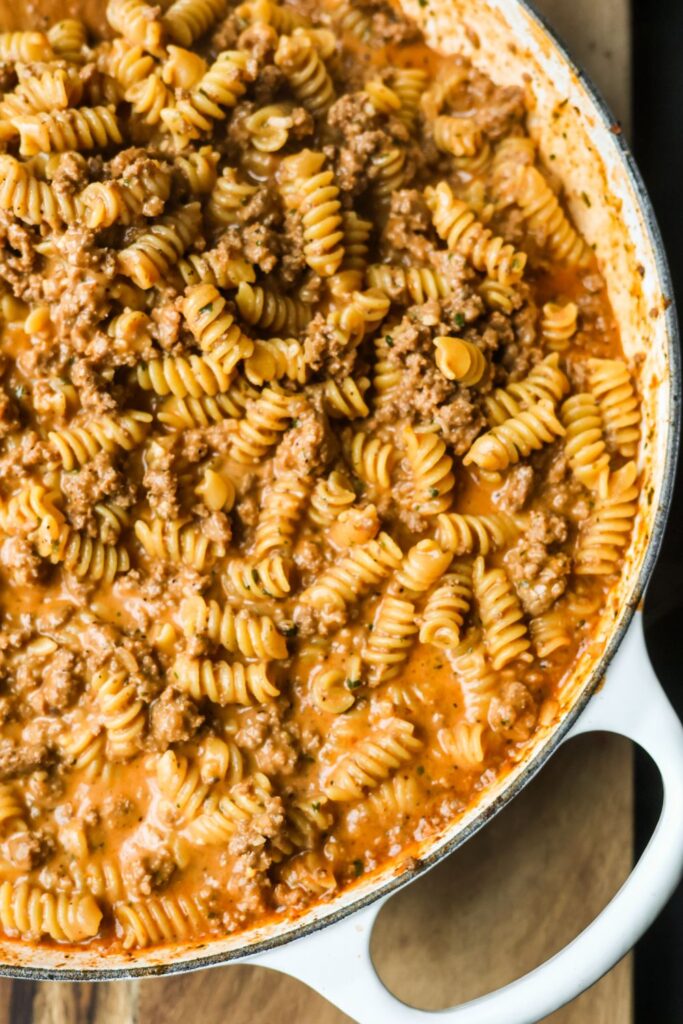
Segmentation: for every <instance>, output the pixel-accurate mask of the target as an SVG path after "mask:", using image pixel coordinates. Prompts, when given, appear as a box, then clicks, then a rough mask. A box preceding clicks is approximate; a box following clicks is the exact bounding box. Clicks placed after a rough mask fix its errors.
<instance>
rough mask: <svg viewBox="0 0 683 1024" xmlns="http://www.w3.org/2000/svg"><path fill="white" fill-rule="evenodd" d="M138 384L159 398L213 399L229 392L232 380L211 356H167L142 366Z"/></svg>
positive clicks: (139, 370) (138, 373) (138, 374)
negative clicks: (203, 396) (159, 396)
mask: <svg viewBox="0 0 683 1024" xmlns="http://www.w3.org/2000/svg"><path fill="white" fill-rule="evenodd" d="M137 382H138V384H139V385H140V387H141V388H143V390H145V391H153V392H154V393H155V394H157V395H175V396H176V397H177V398H186V397H187V396H188V395H189V396H190V397H192V398H201V396H202V395H207V396H208V397H209V398H213V397H214V396H220V393H221V392H225V391H227V390H228V387H229V386H230V382H231V376H230V374H229V373H226V371H225V370H224V369H223V366H222V365H221V363H220V362H218V361H217V360H215V359H213V358H211V357H210V356H196V355H190V356H188V357H187V358H185V357H184V356H165V357H164V358H163V359H152V360H150V362H149V363H141V364H140V365H139V366H138V368H137Z"/></svg>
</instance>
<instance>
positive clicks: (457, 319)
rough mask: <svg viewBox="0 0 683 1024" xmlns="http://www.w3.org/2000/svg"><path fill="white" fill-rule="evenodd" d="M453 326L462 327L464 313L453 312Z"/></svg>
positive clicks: (463, 324)
mask: <svg viewBox="0 0 683 1024" xmlns="http://www.w3.org/2000/svg"><path fill="white" fill-rule="evenodd" d="M455 326H456V327H464V326H465V314H464V313H456V314H455Z"/></svg>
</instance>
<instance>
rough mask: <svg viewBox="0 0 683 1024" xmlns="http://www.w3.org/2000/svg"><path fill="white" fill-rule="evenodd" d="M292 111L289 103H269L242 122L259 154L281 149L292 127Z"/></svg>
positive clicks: (291, 105) (292, 107) (275, 151)
mask: <svg viewBox="0 0 683 1024" xmlns="http://www.w3.org/2000/svg"><path fill="white" fill-rule="evenodd" d="M293 110H294V106H293V104H291V103H269V104H268V105H267V106H265V107H259V109H258V110H255V111H254V113H253V114H251V115H250V116H249V117H248V118H247V119H246V121H245V122H244V126H245V128H246V129H247V131H248V132H249V137H250V141H251V144H252V146H253V147H254V148H255V149H257V150H258V151H259V152H260V153H277V151H278V150H279V149H282V147H283V146H285V145H286V144H287V140H288V138H289V133H290V131H291V129H292V127H293V125H294V117H293V116H292V115H293Z"/></svg>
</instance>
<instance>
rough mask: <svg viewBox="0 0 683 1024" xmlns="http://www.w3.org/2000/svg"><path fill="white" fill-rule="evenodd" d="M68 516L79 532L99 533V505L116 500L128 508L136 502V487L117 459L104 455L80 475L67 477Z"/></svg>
mask: <svg viewBox="0 0 683 1024" xmlns="http://www.w3.org/2000/svg"><path fill="white" fill-rule="evenodd" d="M61 488H62V492H63V494H64V497H65V500H66V504H65V512H66V514H67V516H68V519H69V522H70V523H71V525H72V526H73V527H74V529H76V530H84V529H87V530H89V532H92V533H93V534H94V533H96V532H97V524H96V521H95V516H94V508H95V505H97V504H98V502H101V501H105V500H107V499H113V498H115V499H116V502H117V504H119V505H122V506H123V507H124V508H127V507H128V506H129V505H130V504H131V502H132V501H133V499H134V495H135V484H134V483H133V481H132V480H130V479H126V478H125V477H124V476H123V474H122V473H121V472H120V471H119V470H118V469H117V468H116V467H115V465H114V457H113V456H112V455H110V454H109V452H105V451H101V452H98V453H97V455H95V457H94V458H92V459H91V460H90V461H89V462H86V464H85V465H84V466H82V467H81V469H79V470H78V472H76V473H65V474H64V475H63V476H62V482H61Z"/></svg>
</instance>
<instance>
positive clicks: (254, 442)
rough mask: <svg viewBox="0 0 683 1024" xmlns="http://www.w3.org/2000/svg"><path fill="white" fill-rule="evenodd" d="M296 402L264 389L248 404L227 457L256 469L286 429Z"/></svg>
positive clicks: (288, 396) (283, 395)
mask: <svg viewBox="0 0 683 1024" xmlns="http://www.w3.org/2000/svg"><path fill="white" fill-rule="evenodd" d="M295 407H296V406H295V402H294V400H293V399H292V396H291V395H287V394H285V393H284V392H281V391H275V390H274V389H273V388H264V389H263V391H262V392H261V395H260V397H259V398H257V399H255V400H254V401H253V402H249V403H248V404H247V411H246V414H245V417H244V419H243V420H240V423H239V426H238V428H237V432H236V434H235V435H234V436H233V438H232V445H231V448H230V457H231V458H232V459H234V460H235V462H241V463H243V464H244V465H255V464H256V463H257V462H259V461H260V460H261V459H262V458H263V456H264V455H265V454H266V452H267V451H268V449H269V448H272V447H273V445H274V444H275V443H276V442H277V440H278V438H279V436H280V434H282V433H284V431H285V430H287V428H288V427H289V424H290V421H291V419H292V417H293V416H294V410H295Z"/></svg>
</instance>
